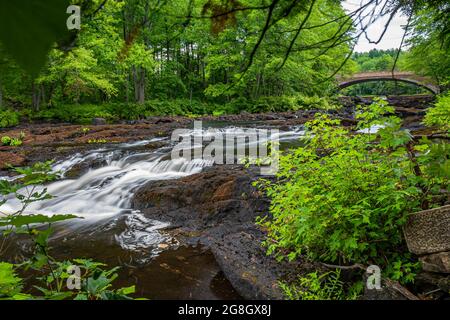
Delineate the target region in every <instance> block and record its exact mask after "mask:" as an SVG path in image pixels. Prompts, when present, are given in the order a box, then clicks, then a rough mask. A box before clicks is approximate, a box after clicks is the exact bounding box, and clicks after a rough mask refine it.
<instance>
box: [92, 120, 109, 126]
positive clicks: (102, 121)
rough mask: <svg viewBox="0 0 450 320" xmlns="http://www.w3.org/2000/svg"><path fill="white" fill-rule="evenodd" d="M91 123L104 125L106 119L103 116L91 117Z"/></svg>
mask: <svg viewBox="0 0 450 320" xmlns="http://www.w3.org/2000/svg"><path fill="white" fill-rule="evenodd" d="M92 124H93V125H94V126H99V125H105V124H106V120H105V119H104V118H93V119H92Z"/></svg>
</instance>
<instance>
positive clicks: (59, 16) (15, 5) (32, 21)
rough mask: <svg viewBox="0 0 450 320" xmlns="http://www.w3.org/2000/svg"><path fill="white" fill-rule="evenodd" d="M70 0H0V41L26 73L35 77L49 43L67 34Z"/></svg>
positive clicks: (43, 60) (44, 58)
mask: <svg viewBox="0 0 450 320" xmlns="http://www.w3.org/2000/svg"><path fill="white" fill-rule="evenodd" d="M69 5H70V1H69V0H14V1H11V0H0V42H1V44H2V47H3V48H4V49H5V50H6V51H7V52H8V53H9V55H10V56H11V57H12V58H13V59H14V60H15V61H16V62H17V63H18V64H19V65H20V66H21V67H22V68H23V69H24V70H26V71H27V72H28V73H30V74H31V75H32V76H36V75H37V74H38V73H39V70H40V69H41V68H42V66H43V65H44V64H45V61H46V57H47V53H48V51H49V49H50V48H51V46H52V45H53V44H54V43H55V42H57V41H59V40H63V39H64V38H66V37H68V35H69V31H68V30H67V26H66V21H67V19H68V17H69V14H67V13H66V10H67V7H68V6H69Z"/></svg>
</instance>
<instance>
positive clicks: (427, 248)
mask: <svg viewBox="0 0 450 320" xmlns="http://www.w3.org/2000/svg"><path fill="white" fill-rule="evenodd" d="M404 234H405V239H406V243H407V245H408V249H409V250H410V251H411V252H412V253H414V254H417V255H424V254H431V253H437V252H443V251H450V205H447V206H444V207H440V208H436V209H431V210H425V211H420V212H417V213H415V214H412V215H411V216H410V217H409V218H408V222H407V223H406V225H405V229H404Z"/></svg>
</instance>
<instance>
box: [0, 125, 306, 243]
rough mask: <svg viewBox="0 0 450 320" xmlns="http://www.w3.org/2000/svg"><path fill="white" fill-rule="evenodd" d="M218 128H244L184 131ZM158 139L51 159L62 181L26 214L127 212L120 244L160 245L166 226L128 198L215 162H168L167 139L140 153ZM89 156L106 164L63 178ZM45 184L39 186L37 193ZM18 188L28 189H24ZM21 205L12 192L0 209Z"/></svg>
mask: <svg viewBox="0 0 450 320" xmlns="http://www.w3.org/2000/svg"><path fill="white" fill-rule="evenodd" d="M217 131H220V132H222V133H233V132H237V131H239V132H242V128H234V127H233V128H224V129H213V130H202V131H198V130H195V131H194V130H191V131H190V132H189V133H188V134H189V135H192V136H193V135H199V134H200V135H203V136H207V135H209V134H212V133H214V132H217ZM303 134H304V132H303V131H302V130H300V129H298V128H297V129H295V130H293V131H289V132H280V133H279V134H278V136H277V138H278V139H279V141H290V140H296V139H298V138H299V137H301V136H303ZM162 140H167V139H161V138H158V139H153V140H148V141H139V142H136V143H126V144H121V145H115V146H112V147H109V148H101V149H98V150H95V151H90V152H87V153H85V154H80V153H79V154H75V155H74V156H72V157H70V158H68V159H66V160H63V161H60V162H57V163H55V164H54V166H53V170H54V171H59V172H61V176H62V177H63V179H62V180H59V181H56V182H53V183H50V184H48V185H46V186H45V187H46V188H47V191H48V193H49V194H51V195H52V196H53V198H52V199H49V200H45V201H39V202H35V203H32V204H30V205H29V206H28V207H27V209H26V211H25V213H39V214H47V215H54V214H75V215H77V216H79V217H82V218H84V219H83V220H76V221H75V220H73V221H74V222H72V221H70V223H69V225H71V226H76V225H77V224H80V223H81V224H83V225H86V223H88V224H95V223H98V222H99V221H104V220H107V221H108V220H113V218H115V217H117V216H120V215H121V214H126V215H127V217H126V225H127V230H125V231H124V232H123V233H122V234H120V235H118V236H116V239H117V241H118V242H119V243H120V244H121V246H122V247H124V248H126V249H130V250H134V249H137V248H142V247H149V246H152V245H153V246H154V245H155V244H158V243H161V242H162V241H163V240H164V239H166V237H165V236H163V235H162V234H161V233H159V232H158V229H161V228H164V227H167V224H166V223H163V222H159V221H155V220H150V219H147V218H145V217H144V216H143V215H142V214H141V213H139V212H138V211H132V210H131V200H132V197H133V194H134V192H135V191H136V189H138V188H139V187H141V186H143V185H144V184H145V183H147V182H149V181H152V180H153V181H154V180H167V179H176V178H181V177H185V176H188V175H192V174H195V173H198V172H201V171H202V169H203V168H205V167H207V166H212V165H213V162H212V161H209V160H203V159H193V160H190V161H189V160H186V159H176V160H170V151H171V149H172V147H173V144H170V143H169V141H168V142H167V145H166V146H165V147H162V148H159V149H156V150H152V151H142V146H145V145H146V144H149V143H152V142H155V141H162ZM168 159H169V160H168ZM92 160H102V161H103V162H104V163H105V165H103V166H102V167H100V168H97V169H90V170H89V171H88V172H86V173H85V174H83V175H82V176H80V177H79V178H77V179H64V174H65V173H66V172H67V171H68V170H70V169H71V168H73V167H74V166H75V165H79V164H81V163H82V162H86V161H87V162H90V161H92ZM5 178H6V177H5ZM43 188H44V187H43V186H40V187H38V188H37V190H35V191H39V190H42V189H43ZM21 192H22V193H26V190H22V191H21ZM20 208H21V204H20V202H19V201H18V200H17V199H15V197H14V196H13V195H10V196H9V197H8V201H7V202H6V204H4V205H3V206H1V207H0V212H7V213H12V212H16V211H17V210H19V209H20Z"/></svg>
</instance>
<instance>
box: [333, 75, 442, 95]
mask: <svg viewBox="0 0 450 320" xmlns="http://www.w3.org/2000/svg"><path fill="white" fill-rule="evenodd" d="M337 80H338V83H339V88H340V89H344V88H347V87H350V86H352V85H355V84H358V83H364V82H373V81H400V82H405V83H411V84H414V85H417V86H420V87H423V88H425V89H427V90H428V91H430V92H432V93H433V94H439V92H440V88H439V86H438V85H437V83H435V81H433V79H431V78H429V77H423V76H419V75H416V74H414V73H413V72H394V73H392V72H364V73H357V74H354V75H352V76H349V77H339V78H338V79H337Z"/></svg>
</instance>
